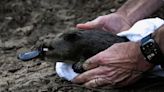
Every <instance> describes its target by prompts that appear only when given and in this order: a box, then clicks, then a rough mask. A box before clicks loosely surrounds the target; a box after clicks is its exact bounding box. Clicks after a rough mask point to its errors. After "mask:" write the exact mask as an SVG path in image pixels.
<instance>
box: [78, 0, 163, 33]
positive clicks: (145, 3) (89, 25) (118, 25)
mask: <svg viewBox="0 0 164 92" xmlns="http://www.w3.org/2000/svg"><path fill="white" fill-rule="evenodd" d="M163 4H164V1H162V0H128V1H127V2H126V3H125V4H123V5H122V7H120V8H119V9H118V10H117V11H116V12H115V13H111V14H108V15H104V16H99V17H98V18H96V19H94V20H92V21H88V22H86V23H80V24H77V25H76V27H77V28H79V29H84V30H92V29H101V30H104V31H109V32H112V33H114V34H117V33H119V32H122V31H126V30H128V29H129V28H130V27H131V26H132V25H133V24H134V23H135V22H136V21H138V20H140V19H143V18H146V17H147V16H149V15H151V14H152V13H153V12H155V11H156V10H157V9H159V8H160V7H161V6H162V5H163Z"/></svg>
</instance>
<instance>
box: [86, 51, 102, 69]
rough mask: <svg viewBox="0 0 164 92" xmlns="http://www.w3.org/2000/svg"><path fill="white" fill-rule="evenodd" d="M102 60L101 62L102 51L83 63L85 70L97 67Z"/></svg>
mask: <svg viewBox="0 0 164 92" xmlns="http://www.w3.org/2000/svg"><path fill="white" fill-rule="evenodd" d="M100 62H101V55H100V53H98V54H96V55H95V56H93V57H91V58H89V59H87V60H86V61H85V62H84V64H83V68H84V70H90V69H93V68H96V67H98V66H99V65H100Z"/></svg>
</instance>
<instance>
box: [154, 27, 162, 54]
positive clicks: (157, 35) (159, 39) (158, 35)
mask: <svg viewBox="0 0 164 92" xmlns="http://www.w3.org/2000/svg"><path fill="white" fill-rule="evenodd" d="M153 36H154V39H155V41H156V42H157V44H158V45H159V47H160V49H161V51H162V53H163V55H164V40H163V37H164V25H163V26H161V27H160V28H159V29H158V30H157V31H155V32H154V33H153Z"/></svg>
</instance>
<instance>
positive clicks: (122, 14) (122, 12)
mask: <svg viewBox="0 0 164 92" xmlns="http://www.w3.org/2000/svg"><path fill="white" fill-rule="evenodd" d="M115 14H117V15H118V16H120V17H121V18H122V19H123V20H124V21H125V22H126V23H127V24H128V25H129V26H130V27H131V26H132V25H133V23H132V22H131V21H130V20H129V18H128V17H127V16H126V14H125V12H124V11H117V12H115Z"/></svg>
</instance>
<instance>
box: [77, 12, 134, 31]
mask: <svg viewBox="0 0 164 92" xmlns="http://www.w3.org/2000/svg"><path fill="white" fill-rule="evenodd" d="M76 27H77V28H79V29H84V30H92V29H100V30H104V31H110V32H112V33H114V34H117V33H119V32H121V31H125V30H128V29H129V28H130V27H131V24H130V22H129V21H128V19H127V18H126V17H124V16H122V15H121V14H118V13H112V14H109V15H104V16H100V17H98V18H96V19H94V20H92V21H89V22H86V23H81V24H77V25H76Z"/></svg>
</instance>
